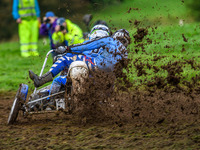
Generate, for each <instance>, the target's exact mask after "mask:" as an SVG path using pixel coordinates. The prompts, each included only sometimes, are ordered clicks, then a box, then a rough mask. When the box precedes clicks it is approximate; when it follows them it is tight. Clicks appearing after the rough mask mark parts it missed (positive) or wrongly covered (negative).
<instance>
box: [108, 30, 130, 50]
mask: <svg viewBox="0 0 200 150" xmlns="http://www.w3.org/2000/svg"><path fill="white" fill-rule="evenodd" d="M112 37H113V38H114V39H117V40H119V41H120V42H121V43H122V44H123V45H124V46H126V47H127V46H128V45H129V44H130V40H131V38H130V35H129V32H128V31H127V30H126V29H119V30H117V31H116V32H115V33H114V34H113V36H112Z"/></svg>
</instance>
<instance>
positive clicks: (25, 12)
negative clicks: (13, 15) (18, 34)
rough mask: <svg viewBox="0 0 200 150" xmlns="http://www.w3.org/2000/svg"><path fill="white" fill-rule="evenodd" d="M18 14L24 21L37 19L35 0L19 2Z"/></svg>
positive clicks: (20, 0)
mask: <svg viewBox="0 0 200 150" xmlns="http://www.w3.org/2000/svg"><path fill="white" fill-rule="evenodd" d="M18 13H19V15H20V18H22V19H25V18H26V19H28V18H33V17H35V18H37V17H36V10H35V0H19V6H18Z"/></svg>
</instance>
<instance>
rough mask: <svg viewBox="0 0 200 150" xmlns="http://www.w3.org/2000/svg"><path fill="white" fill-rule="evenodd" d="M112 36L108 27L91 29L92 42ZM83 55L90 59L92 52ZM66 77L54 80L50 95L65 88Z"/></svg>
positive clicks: (90, 37)
mask: <svg viewBox="0 0 200 150" xmlns="http://www.w3.org/2000/svg"><path fill="white" fill-rule="evenodd" d="M110 34H111V31H110V29H109V28H108V27H107V26H105V25H102V24H98V25H95V26H94V27H93V28H92V29H91V31H90V34H89V40H90V41H92V40H95V39H97V38H102V37H106V36H110ZM83 54H84V55H86V56H88V57H89V56H90V55H91V54H92V52H91V51H85V52H83ZM67 56H69V57H70V56H74V55H72V54H71V53H68V54H67ZM66 77H67V75H60V76H58V77H56V78H55V79H54V80H53V82H52V85H51V88H50V90H49V95H51V94H53V93H57V92H58V91H60V88H61V86H65V84H66V82H67V78H66Z"/></svg>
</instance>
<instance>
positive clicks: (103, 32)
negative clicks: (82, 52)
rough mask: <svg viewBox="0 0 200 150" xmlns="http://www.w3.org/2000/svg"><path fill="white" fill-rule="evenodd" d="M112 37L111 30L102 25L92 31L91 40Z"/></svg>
mask: <svg viewBox="0 0 200 150" xmlns="http://www.w3.org/2000/svg"><path fill="white" fill-rule="evenodd" d="M109 35H110V29H109V28H108V27H107V26H105V25H102V24H98V25H95V26H94V27H93V28H92V30H91V31H90V35H89V39H90V40H94V39H97V38H102V37H105V36H109Z"/></svg>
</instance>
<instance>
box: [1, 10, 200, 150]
mask: <svg viewBox="0 0 200 150" xmlns="http://www.w3.org/2000/svg"><path fill="white" fill-rule="evenodd" d="M132 10H137V9H134V8H131V9H129V10H128V12H130V11H132ZM129 22H130V21H129ZM131 22H132V21H131ZM134 24H135V25H136V26H137V25H138V24H139V21H135V22H134ZM148 30H149V28H138V30H137V32H136V34H135V35H133V37H134V41H133V42H134V43H135V47H134V51H135V52H136V53H138V52H139V51H142V52H144V53H145V43H144V40H146V41H147V44H151V43H152V42H156V41H152V40H151V39H147V38H146V39H145V36H146V35H147V34H148ZM182 37H183V40H184V41H185V42H187V40H188V39H186V38H185V36H184V35H183V34H182ZM166 48H169V46H167V45H166ZM183 50H184V46H183ZM164 58H165V56H155V57H154V58H153V60H152V61H153V62H156V61H158V60H160V59H164ZM130 63H133V66H134V67H135V69H136V71H137V76H138V77H140V76H144V77H145V76H147V75H148V73H147V71H146V68H147V69H153V71H154V72H155V73H157V72H159V70H161V69H163V70H165V71H166V72H167V76H166V77H164V78H163V77H158V76H154V77H152V79H151V81H148V82H146V83H144V84H143V85H140V86H138V87H137V86H134V85H133V84H132V83H130V82H129V80H128V79H127V74H126V73H125V72H124V71H122V70H123V69H124V70H126V72H128V71H129V69H128V68H129V64H130ZM185 64H189V65H190V66H191V67H192V68H193V69H196V68H198V67H199V66H198V65H197V64H196V63H195V61H194V60H192V59H191V60H183V61H181V62H180V61H175V62H168V63H167V64H165V65H162V66H160V67H158V66H154V65H150V64H148V63H145V62H142V61H141V60H140V59H135V60H129V59H122V60H121V61H119V63H118V64H117V65H116V66H115V69H114V72H113V73H106V72H102V71H100V72H99V71H95V72H91V77H90V78H89V79H88V80H87V82H86V83H85V88H86V89H87V90H86V91H87V92H86V93H84V94H80V95H78V96H77V98H78V101H77V105H76V109H75V110H74V112H73V113H72V114H70V115H69V114H65V113H62V112H57V113H53V114H37V115H32V116H28V117H27V118H24V117H23V115H22V114H19V117H18V120H17V122H16V123H15V124H14V125H11V126H7V125H6V121H7V118H8V114H9V112H10V109H11V106H12V101H13V98H14V93H0V125H1V128H0V149H199V148H200V144H199V143H200V136H199V134H200V130H199V123H200V99H199V97H200V90H199V88H200V85H199V82H198V81H199V79H200V76H198V75H196V77H194V78H192V81H191V82H188V81H184V80H183V79H184V77H183V76H182V74H181V73H182V72H183V67H184V65H185Z"/></svg>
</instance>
